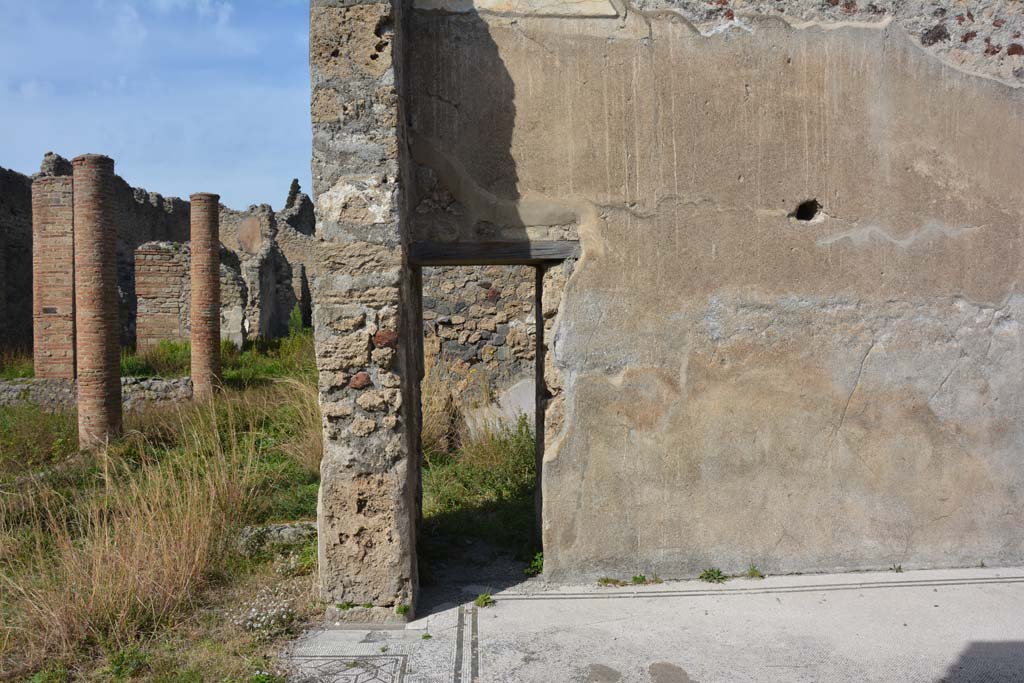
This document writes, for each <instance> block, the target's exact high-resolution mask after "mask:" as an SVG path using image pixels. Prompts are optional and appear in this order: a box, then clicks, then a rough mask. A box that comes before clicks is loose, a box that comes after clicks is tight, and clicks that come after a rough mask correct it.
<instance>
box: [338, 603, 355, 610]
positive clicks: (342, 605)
mask: <svg viewBox="0 0 1024 683" xmlns="http://www.w3.org/2000/svg"><path fill="white" fill-rule="evenodd" d="M355 606H356V604H355V603H354V602H348V601H347V600H346V601H345V602H339V603H338V605H337V607H338V609H340V610H341V611H342V612H347V611H349V610H350V609H352V608H353V607H355Z"/></svg>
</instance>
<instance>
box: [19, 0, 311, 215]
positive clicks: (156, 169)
mask: <svg viewBox="0 0 1024 683" xmlns="http://www.w3.org/2000/svg"><path fill="white" fill-rule="evenodd" d="M308 13H309V0H0V16H2V17H3V21H2V22H0V166H4V167H6V168H13V169H14V170H17V171H20V172H22V173H33V172H35V171H37V170H38V168H39V162H40V160H41V159H42V156H43V153H44V152H46V151H48V150H53V151H55V152H57V153H59V154H62V155H64V156H66V157H69V158H70V157H73V156H76V155H78V154H83V153H86V152H96V153H101V154H106V155H108V156H111V157H113V158H114V160H115V161H116V162H117V166H116V169H117V173H118V174H119V175H120V176H122V177H123V178H124V179H125V180H127V181H128V182H129V183H131V184H132V185H134V186H136V187H144V188H146V189H147V190H150V191H153V192H159V193H161V194H164V195H176V196H183V197H187V196H188V195H189V194H190V193H192V192H217V193H219V194H220V195H221V197H222V201H223V202H224V203H225V204H227V205H229V206H232V207H235V208H244V207H246V206H248V205H249V204H261V203H268V204H272V205H273V206H274V208H278V209H279V208H281V205H282V204H283V203H284V200H285V197H286V196H287V193H288V185H289V183H290V182H291V179H292V178H295V177H297V178H299V182H300V183H302V187H303V188H304V189H305V190H306V191H307V192H308V191H309V189H310V186H311V183H310V171H309V158H310V153H311V152H310V148H311V132H310V122H309V70H308V65H307V61H308Z"/></svg>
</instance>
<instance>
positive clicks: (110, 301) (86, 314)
mask: <svg viewBox="0 0 1024 683" xmlns="http://www.w3.org/2000/svg"><path fill="white" fill-rule="evenodd" d="M72 164H73V167H74V188H75V192H74V212H75V213H74V231H75V240H74V241H75V332H76V347H75V348H76V355H77V361H78V440H79V445H80V446H81V447H82V448H85V449H88V448H95V447H97V446H102V445H103V444H105V443H106V442H107V441H109V440H110V439H111V438H113V437H115V436H117V435H118V434H120V432H121V368H120V361H121V345H120V338H121V330H120V327H119V326H118V316H117V306H118V301H117V225H116V224H115V215H116V211H115V206H114V160H113V159H110V158H108V157H105V156H100V155H97V154H87V155H85V156H80V157H78V158H76V159H75V160H74V161H73V162H72Z"/></svg>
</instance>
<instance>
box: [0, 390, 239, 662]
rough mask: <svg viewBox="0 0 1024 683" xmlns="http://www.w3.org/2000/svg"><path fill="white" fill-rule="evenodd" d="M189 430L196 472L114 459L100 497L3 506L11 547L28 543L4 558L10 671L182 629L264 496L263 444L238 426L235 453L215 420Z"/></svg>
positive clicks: (105, 463) (186, 425)
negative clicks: (256, 491)
mask: <svg viewBox="0 0 1024 683" xmlns="http://www.w3.org/2000/svg"><path fill="white" fill-rule="evenodd" d="M207 412H209V413H211V416H210V417H209V421H216V420H217V419H218V416H216V415H215V414H214V411H213V410H212V409H210V408H208V410H207ZM201 414H202V413H201V411H196V412H195V413H193V414H192V415H191V417H195V416H197V415H201ZM184 416H185V415H184V414H183V417H184ZM204 423H205V424H204ZM178 426H179V428H180V429H181V430H182V433H183V435H184V441H185V443H186V448H185V457H188V458H193V459H194V462H192V463H183V462H181V461H180V460H179V459H167V460H165V461H162V462H146V463H144V464H142V466H141V467H139V468H137V469H135V468H133V467H132V465H131V464H130V463H129V462H127V461H124V460H117V459H115V458H114V457H112V456H110V455H106V456H103V457H101V462H100V464H101V467H102V474H101V475H100V476H101V479H102V482H103V485H102V487H101V488H99V489H98V490H86V491H83V492H81V493H77V494H75V495H73V496H72V497H70V498H63V497H59V496H54V495H52V493H50V492H47V491H46V490H45V489H38V490H37V491H35V492H34V493H33V494H32V500H31V501H21V505H17V506H12V505H10V504H9V503H7V502H6V501H5V502H4V503H3V504H0V530H2V531H0V534H2V538H4V539H12V538H18V537H20V538H23V539H27V541H23V542H22V543H11V542H10V540H8V542H7V543H5V544H4V547H3V550H4V551H5V552H4V555H3V561H4V564H5V566H4V572H3V574H2V576H0V580H2V581H3V590H4V593H5V603H6V604H5V609H4V610H3V611H2V612H0V633H3V636H0V648H2V649H0V659H2V661H3V662H4V668H5V669H9V668H12V666H16V665H18V664H21V665H27V666H29V667H35V666H38V665H39V664H41V663H42V662H44V661H46V660H48V659H51V658H59V659H62V660H70V659H73V658H74V657H75V656H76V655H79V654H80V653H82V652H83V651H88V650H90V649H94V648H97V647H101V648H122V647H125V646H127V645H128V644H129V643H131V642H134V641H136V640H137V639H138V638H139V637H140V635H144V634H147V633H151V632H152V631H153V630H154V629H158V628H160V627H163V626H166V625H167V624H169V623H171V622H172V621H173V619H174V618H175V617H176V616H177V615H179V614H180V613H181V611H182V610H183V609H184V608H186V607H188V606H189V605H190V603H191V602H192V601H193V600H194V599H195V598H196V596H197V595H198V593H199V591H200V590H201V589H202V588H203V587H204V585H205V583H206V579H207V578H208V576H209V574H210V571H211V570H212V569H213V568H214V567H216V566H218V565H219V564H220V563H221V562H222V561H223V559H224V557H225V553H226V552H228V547H229V543H230V541H231V539H232V538H233V537H234V535H235V532H236V531H237V529H238V528H239V526H240V524H241V523H242V521H243V519H244V511H245V508H246V503H247V501H248V499H249V497H250V496H251V495H252V477H251V476H250V475H251V469H252V462H253V459H254V456H255V454H256V453H255V440H254V438H253V436H252V434H246V433H245V432H243V431H241V430H239V429H238V428H237V426H229V427H228V433H229V434H231V435H232V436H234V437H235V438H233V439H231V440H230V441H229V443H230V444H231V445H230V446H229V447H227V448H225V447H224V446H223V444H222V442H221V439H220V438H219V436H218V431H217V430H216V429H213V430H210V429H208V426H209V422H208V421H207V420H206V419H199V420H194V421H192V420H188V419H183V420H182V421H181V422H180V423H179V425H178ZM26 502H27V503H28V505H27V506H26V505H25V503H26ZM26 513H27V514H26ZM15 548H17V550H18V551H19V552H17V553H16V554H14V553H12V552H11V551H13V550H15ZM12 555H13V556H12Z"/></svg>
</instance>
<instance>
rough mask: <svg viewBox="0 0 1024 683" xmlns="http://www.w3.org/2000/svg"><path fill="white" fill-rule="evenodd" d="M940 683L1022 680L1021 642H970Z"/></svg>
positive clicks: (1023, 653)
mask: <svg viewBox="0 0 1024 683" xmlns="http://www.w3.org/2000/svg"><path fill="white" fill-rule="evenodd" d="M939 681H940V683H981V682H982V681H992V682H993V683H995V681H1024V642H1022V641H1005V642H978V643H971V644H970V645H968V646H967V649H966V650H964V651H963V652H962V653H960V658H959V659H958V660H957V661H956V662H954V663H953V664H952V665H950V667H949V669H947V670H946V674H945V675H944V676H943V677H942V678H940V679H939Z"/></svg>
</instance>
